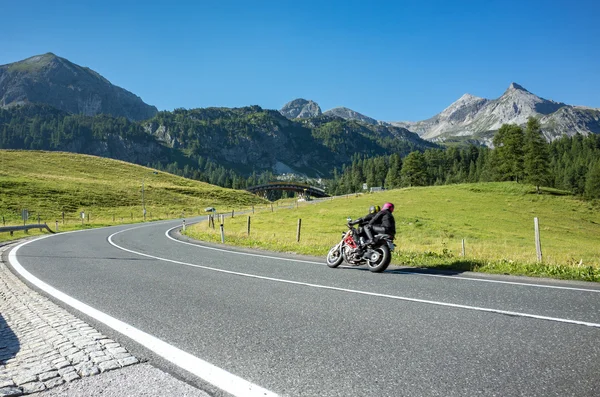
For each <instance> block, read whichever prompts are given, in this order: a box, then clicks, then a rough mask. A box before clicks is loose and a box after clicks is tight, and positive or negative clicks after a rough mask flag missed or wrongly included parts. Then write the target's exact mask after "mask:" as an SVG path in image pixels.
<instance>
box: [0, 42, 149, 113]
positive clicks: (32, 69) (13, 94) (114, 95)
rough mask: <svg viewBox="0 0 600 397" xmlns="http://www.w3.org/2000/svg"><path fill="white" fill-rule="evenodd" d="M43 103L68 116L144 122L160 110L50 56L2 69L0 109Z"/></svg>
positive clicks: (83, 70)
mask: <svg viewBox="0 0 600 397" xmlns="http://www.w3.org/2000/svg"><path fill="white" fill-rule="evenodd" d="M26 103H42V104H47V105H50V106H53V107H55V108H57V109H60V110H64V111H67V112H69V113H76V114H85V115H88V116H93V115H96V114H100V113H103V114H109V115H112V116H115V117H126V118H128V119H129V120H144V119H149V118H151V117H152V116H154V115H155V114H156V113H157V112H158V110H157V109H156V108H155V107H154V106H150V105H148V104H146V103H144V102H143V101H142V100H141V98H139V97H138V96H136V95H134V94H132V93H131V92H129V91H126V90H124V89H123V88H121V87H117V86H115V85H113V84H111V83H110V81H108V80H107V79H105V78H104V77H102V76H101V75H100V74H99V73H97V72H95V71H93V70H92V69H90V68H87V67H82V66H79V65H76V64H74V63H72V62H70V61H69V60H67V59H65V58H61V57H59V56H56V55H55V54H53V53H51V52H48V53H46V54H42V55H35V56H33V57H30V58H27V59H24V60H22V61H19V62H15V63H11V64H7V65H1V66H0V106H2V107H8V106H13V105H19V104H26Z"/></svg>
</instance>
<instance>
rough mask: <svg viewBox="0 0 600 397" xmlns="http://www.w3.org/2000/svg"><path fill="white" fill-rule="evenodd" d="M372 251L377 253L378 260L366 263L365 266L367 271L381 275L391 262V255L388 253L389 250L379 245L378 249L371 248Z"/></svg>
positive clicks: (384, 245) (385, 246)
mask: <svg viewBox="0 0 600 397" xmlns="http://www.w3.org/2000/svg"><path fill="white" fill-rule="evenodd" d="M373 250H374V251H377V252H378V253H379V258H378V260H377V261H367V266H368V267H369V270H370V271H371V272H373V273H381V272H382V271H384V270H385V269H387V267H388V266H389V265H390V262H391V261H392V254H391V252H390V248H389V247H388V246H387V245H386V244H383V245H380V246H378V247H375V248H373Z"/></svg>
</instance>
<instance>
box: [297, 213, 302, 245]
mask: <svg viewBox="0 0 600 397" xmlns="http://www.w3.org/2000/svg"><path fill="white" fill-rule="evenodd" d="M301 227H302V219H300V218H298V229H297V230H296V242H298V243H299V242H300V228H301Z"/></svg>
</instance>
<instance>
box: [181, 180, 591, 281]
mask: <svg viewBox="0 0 600 397" xmlns="http://www.w3.org/2000/svg"><path fill="white" fill-rule="evenodd" d="M386 201H391V202H393V203H394V204H395V205H396V211H395V212H394V215H395V218H396V225H397V232H398V233H397V236H396V241H395V242H396V245H397V250H396V252H395V253H394V258H393V263H395V264H398V265H409V266H416V267H442V268H449V269H458V270H478V271H485V272H496V273H511V274H528V275H540V276H550V277H559V278H574V279H584V280H595V281H600V248H599V247H600V211H599V210H600V204H599V203H598V202H585V201H581V200H578V199H576V198H574V197H572V196H569V195H566V194H563V193H562V192H559V191H555V190H545V191H544V194H541V195H538V194H535V189H534V188H533V187H532V186H527V185H521V184H516V183H485V184H465V185H448V186H439V187H424V188H408V189H400V190H390V191H386V192H382V193H375V194H368V195H360V196H350V197H349V198H335V199H333V200H328V201H325V202H321V203H316V204H309V203H303V204H301V205H300V206H299V208H292V209H283V208H277V207H276V209H277V210H276V211H275V212H273V213H271V212H269V211H267V212H261V213H256V214H254V215H253V216H252V218H251V234H250V237H247V236H246V233H247V232H246V222H247V218H246V217H245V216H244V217H241V216H240V217H236V218H234V219H226V221H225V231H226V242H227V243H230V244H236V245H243V246H249V247H256V248H265V249H274V250H280V251H287V252H297V253H305V254H312V255H319V256H323V257H324V256H325V255H326V253H327V251H328V250H329V248H330V247H331V246H333V245H334V244H335V243H337V241H339V238H340V235H341V232H342V231H344V230H345V222H346V217H348V216H350V217H352V218H358V217H360V216H363V215H364V214H365V213H366V212H367V209H368V207H369V206H370V205H372V204H380V205H381V204H383V203H384V202H386ZM534 217H538V218H539V222H540V229H541V233H540V234H541V245H542V251H543V255H544V258H543V264H542V265H539V264H537V263H536V249H535V244H534V221H533V218H534ZM298 218H301V219H302V231H301V241H300V243H297V242H296V227H297V222H298ZM189 230H190V235H192V236H194V237H196V238H199V239H202V240H209V241H220V235H219V233H218V228H217V230H214V231H213V230H212V229H210V228H208V224H207V222H203V223H201V224H198V225H195V226H193V227H192V228H190V229H189ZM462 239H465V248H466V256H465V257H463V256H462V247H461V240H462Z"/></svg>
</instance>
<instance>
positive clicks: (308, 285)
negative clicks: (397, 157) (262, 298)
mask: <svg viewBox="0 0 600 397" xmlns="http://www.w3.org/2000/svg"><path fill="white" fill-rule="evenodd" d="M127 230H130V229H126V230H121V231H119V232H117V233H114V234H111V235H110V236H109V237H108V242H109V243H110V244H112V245H113V246H114V247H116V248H118V249H121V250H123V251H126V252H129V253H132V254H136V255H140V256H144V257H147V258H152V259H157V260H161V261H165V262H170V263H175V264H178V265H183V266H190V267H195V268H199V269H205V270H211V271H215V272H220V273H226V274H233V275H236V276H242V277H249V278H256V279H260V280H268V281H274V282H279V283H285V284H292V285H301V286H306V287H312V288H320V289H326V290H332V291H342V292H348V293H353V294H360V295H368V296H377V297H381V298H389V299H396V300H402V301H408V302H417V303H425V304H430V305H437V306H445V307H453V308H458V309H467V310H475V311H481V312H487V313H496V314H505V315H509V316H516V317H525V318H534V319H538V320H548V321H555V322H559V323H566V324H575V325H585V326H588V327H596V328H600V324H598V323H591V322H586V321H578V320H570V319H564V318H556V317H547V316H539V315H536V314H528V313H520V312H512V311H507V310H499V309H490V308H485V307H477V306H467V305H459V304H455V303H447V302H439V301H431V300H425V299H416V298H408V297H403V296H396V295H388V294H380V293H376V292H368V291H360V290H352V289H347V288H339V287H332V286H328V285H320V284H312V283H304V282H300V281H292V280H284V279H280V278H274V277H266V276H259V275H256V274H250V273H241V272H234V271H231V270H223V269H217V268H214V267H209V266H202V265H195V264H193V263H187V262H181V261H176V260H173V259H168V258H161V257H158V256H154V255H149V254H144V253H142V252H137V251H133V250H130V249H127V248H124V247H121V246H119V245H117V244H116V243H115V242H113V241H112V238H113V237H114V236H115V235H117V234H120V233H123V232H126V231H127ZM167 232H168V231H167ZM169 238H170V237H169ZM278 259H279V258H278Z"/></svg>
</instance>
